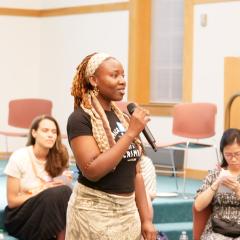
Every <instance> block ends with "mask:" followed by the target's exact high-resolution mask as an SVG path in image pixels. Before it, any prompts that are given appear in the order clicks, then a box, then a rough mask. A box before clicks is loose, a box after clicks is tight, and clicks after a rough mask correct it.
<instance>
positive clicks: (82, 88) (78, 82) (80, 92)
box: [71, 53, 96, 109]
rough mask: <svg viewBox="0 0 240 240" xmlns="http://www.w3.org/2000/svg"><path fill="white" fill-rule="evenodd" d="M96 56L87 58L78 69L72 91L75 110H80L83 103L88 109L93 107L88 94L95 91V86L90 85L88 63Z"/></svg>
mask: <svg viewBox="0 0 240 240" xmlns="http://www.w3.org/2000/svg"><path fill="white" fill-rule="evenodd" d="M95 54H96V53H92V54H90V55H88V56H86V57H85V58H84V59H83V60H82V62H81V63H80V64H79V66H78V67H77V72H76V75H75V76H74V79H73V83H72V89H71V95H72V96H73V97H74V109H76V108H78V107H79V106H80V105H81V103H82V102H83V105H84V106H85V107H86V108H91V105H90V104H89V102H88V100H87V93H88V91H89V90H92V89H93V86H92V85H91V84H90V83H89V81H88V79H87V77H86V68H87V64H88V61H89V60H90V59H91V57H92V56H93V55H95Z"/></svg>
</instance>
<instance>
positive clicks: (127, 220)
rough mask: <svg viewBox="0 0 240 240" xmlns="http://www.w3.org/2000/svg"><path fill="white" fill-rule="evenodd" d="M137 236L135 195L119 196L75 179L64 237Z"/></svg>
mask: <svg viewBox="0 0 240 240" xmlns="http://www.w3.org/2000/svg"><path fill="white" fill-rule="evenodd" d="M76 239H78V240H86V239H88V240H96V239H101V240H140V239H141V223H140V218H139V214H138V211H137V207H136V204H135V195H134V194H132V195H130V196H119V195H115V194H109V193H105V192H102V191H98V190H95V189H92V188H89V187H86V186H84V185H82V184H80V183H76V185H75V187H74V190H73V193H72V196H71V198H70V201H69V203H68V209H67V228H66V238H65V240H76Z"/></svg>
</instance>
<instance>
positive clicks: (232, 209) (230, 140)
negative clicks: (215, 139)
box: [194, 128, 240, 240]
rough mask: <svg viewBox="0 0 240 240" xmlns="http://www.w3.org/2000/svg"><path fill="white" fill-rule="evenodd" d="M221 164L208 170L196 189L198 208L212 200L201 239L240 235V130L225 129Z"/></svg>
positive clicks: (226, 237) (231, 237) (195, 203)
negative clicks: (211, 210) (201, 183)
mask: <svg viewBox="0 0 240 240" xmlns="http://www.w3.org/2000/svg"><path fill="white" fill-rule="evenodd" d="M220 151H221V155H222V164H221V168H217V169H215V170H212V171H209V174H208V175H207V177H206V178H205V179H204V181H203V185H202V186H201V187H200V189H199V190H198V191H197V195H196V199H195V202H194V205H195V208H196V210H197V211H201V210H203V209H205V208H206V207H207V206H209V205H210V204H211V205H212V209H213V212H212V214H211V216H210V217H209V219H208V222H207V224H206V227H205V229H204V232H203V234H202V236H201V239H202V240H223V239H224V240H227V239H229V240H230V239H240V130H239V129H234V128H230V129H228V130H226V131H225V132H224V134H223V136H222V139H221V142H220Z"/></svg>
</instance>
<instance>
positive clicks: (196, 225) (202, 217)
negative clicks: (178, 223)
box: [192, 204, 212, 240]
mask: <svg viewBox="0 0 240 240" xmlns="http://www.w3.org/2000/svg"><path fill="white" fill-rule="evenodd" d="M211 213H212V206H211V205H209V206H208V207H207V208H205V209H203V210H202V211H200V212H198V211H197V210H196V209H195V207H194V204H193V206H192V215H193V239H194V240H200V237H201V235H202V233H203V230H204V228H205V226H206V223H207V220H208V218H209V217H210V215H211Z"/></svg>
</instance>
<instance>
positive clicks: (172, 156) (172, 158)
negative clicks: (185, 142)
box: [169, 149, 178, 192]
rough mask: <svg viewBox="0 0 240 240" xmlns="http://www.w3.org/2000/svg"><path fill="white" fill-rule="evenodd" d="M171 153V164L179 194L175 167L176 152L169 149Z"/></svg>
mask: <svg viewBox="0 0 240 240" xmlns="http://www.w3.org/2000/svg"><path fill="white" fill-rule="evenodd" d="M169 151H170V158H171V162H172V170H173V176H174V178H175V182H176V188H177V192H178V181H177V174H176V167H175V162H174V150H173V149H169Z"/></svg>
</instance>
